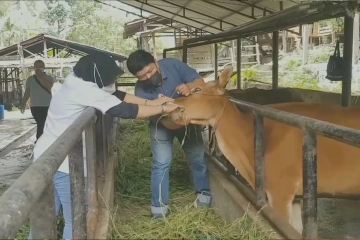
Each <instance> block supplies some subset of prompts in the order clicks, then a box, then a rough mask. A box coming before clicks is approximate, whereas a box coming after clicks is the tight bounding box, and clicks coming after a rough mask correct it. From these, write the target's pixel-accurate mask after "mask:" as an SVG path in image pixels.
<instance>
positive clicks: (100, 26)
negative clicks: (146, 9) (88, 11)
mask: <svg viewBox="0 0 360 240" xmlns="http://www.w3.org/2000/svg"><path fill="white" fill-rule="evenodd" d="M123 26H124V22H122V21H119V20H114V19H112V18H111V17H107V16H97V15H92V16H88V17H87V20H86V21H84V22H82V23H81V24H78V25H75V26H74V27H73V28H72V29H71V31H70V33H69V35H68V39H69V40H72V41H76V42H81V43H83V44H88V45H90V46H93V47H96V48H99V49H104V50H108V51H112V52H116V53H122V54H129V53H131V52H132V51H134V50H135V49H136V40H134V39H132V38H130V39H123V34H122V33H123V31H124V29H123Z"/></svg>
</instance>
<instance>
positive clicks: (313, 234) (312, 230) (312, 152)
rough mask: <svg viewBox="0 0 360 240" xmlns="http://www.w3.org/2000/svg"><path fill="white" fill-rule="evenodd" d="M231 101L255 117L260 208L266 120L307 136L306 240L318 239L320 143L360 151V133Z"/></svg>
mask: <svg viewBox="0 0 360 240" xmlns="http://www.w3.org/2000/svg"><path fill="white" fill-rule="evenodd" d="M230 100H231V101H232V102H234V103H235V104H236V105H238V106H240V107H241V108H242V109H244V110H246V111H251V112H253V114H254V115H255V192H256V196H257V206H258V207H260V208H261V207H264V206H265V205H266V193H265V189H266V182H265V137H264V120H263V118H264V117H266V118H270V119H272V120H276V121H279V122H281V123H285V124H288V125H291V126H294V127H297V128H300V129H301V130H302V131H303V132H304V136H303V139H304V141H303V204H304V206H303V212H304V220H303V222H304V231H303V234H304V236H303V237H304V238H305V239H318V223H317V139H316V135H317V134H319V135H322V136H324V137H327V138H331V139H334V140H337V141H340V142H343V143H346V144H349V145H351V146H354V147H358V148H360V131H359V130H355V129H351V128H347V127H342V126H339V125H336V124H332V123H328V122H324V121H320V120H316V119H311V118H308V117H304V116H300V115H296V114H292V113H288V112H284V111H280V110H276V109H273V108H269V107H265V106H261V105H258V104H254V103H249V102H245V101H240V100H237V99H235V98H232V97H230Z"/></svg>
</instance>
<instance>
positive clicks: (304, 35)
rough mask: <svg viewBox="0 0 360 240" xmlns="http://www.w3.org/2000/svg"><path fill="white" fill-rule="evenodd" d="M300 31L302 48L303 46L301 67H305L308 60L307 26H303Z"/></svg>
mask: <svg viewBox="0 0 360 240" xmlns="http://www.w3.org/2000/svg"><path fill="white" fill-rule="evenodd" d="M302 27H303V30H302V46H303V60H302V65H306V64H307V63H308V60H309V33H310V31H309V24H304V25H303V26H302Z"/></svg>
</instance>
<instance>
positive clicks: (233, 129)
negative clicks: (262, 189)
mask: <svg viewBox="0 0 360 240" xmlns="http://www.w3.org/2000/svg"><path fill="white" fill-rule="evenodd" d="M253 119H254V117H253V115H252V114H251V113H250V114H248V113H242V112H240V111H239V110H238V109H237V108H236V106H235V104H234V103H232V102H230V101H229V102H228V103H227V104H226V107H225V109H224V111H223V114H222V116H221V117H220V118H219V120H218V121H217V126H216V139H217V142H218V145H219V148H220V150H221V152H222V153H223V154H224V156H225V157H226V158H227V159H228V160H229V161H230V162H231V163H232V164H233V165H234V167H235V168H236V169H237V170H238V171H239V172H240V174H241V176H243V177H244V178H245V179H246V181H247V182H248V183H249V184H250V185H251V186H252V187H253V188H254V186H255V172H254V121H253ZM213 127H214V126H213Z"/></svg>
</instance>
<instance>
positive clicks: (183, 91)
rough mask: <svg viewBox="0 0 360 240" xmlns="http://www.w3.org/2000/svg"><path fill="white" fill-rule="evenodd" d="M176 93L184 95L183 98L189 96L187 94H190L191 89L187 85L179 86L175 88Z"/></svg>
mask: <svg viewBox="0 0 360 240" xmlns="http://www.w3.org/2000/svg"><path fill="white" fill-rule="evenodd" d="M176 91H177V92H178V93H179V94H182V95H184V96H185V97H187V96H189V94H190V93H191V89H190V87H189V86H188V85H187V84H181V85H179V86H178V87H177V88H176Z"/></svg>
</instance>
